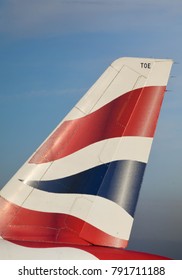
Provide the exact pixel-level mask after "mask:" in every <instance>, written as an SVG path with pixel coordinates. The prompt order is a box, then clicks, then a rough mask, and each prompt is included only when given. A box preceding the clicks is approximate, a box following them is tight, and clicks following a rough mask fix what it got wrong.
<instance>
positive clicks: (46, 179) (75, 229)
mask: <svg viewBox="0 0 182 280" xmlns="http://www.w3.org/2000/svg"><path fill="white" fill-rule="evenodd" d="M171 65H172V61H171V60H160V59H146V58H145V59H143V58H121V59H118V60H116V61H114V62H113V63H112V64H111V66H110V67H109V68H108V69H107V70H106V71H105V72H104V74H103V75H102V76H101V77H100V78H99V80H98V81H97V82H96V83H95V84H94V85H93V87H92V88H91V89H90V90H89V91H88V92H87V93H86V95H85V96H84V97H83V98H82V99H81V100H80V101H79V102H78V104H77V105H76V106H75V107H74V108H73V109H72V110H71V112H70V113H69V114H68V115H67V116H66V117H65V119H64V120H63V121H62V122H61V123H60V124H59V125H58V127H57V128H56V129H55V130H54V131H53V133H52V134H51V135H50V136H49V137H48V138H47V139H46V140H45V142H44V143H43V144H42V145H41V146H40V148H38V150H37V151H36V152H35V153H34V154H33V155H32V156H31V157H30V158H29V159H28V161H27V162H26V163H25V164H24V165H23V167H22V168H20V170H19V171H18V172H17V173H16V174H15V176H14V177H13V178H12V179H11V180H10V181H9V182H8V184H7V185H6V186H5V187H4V188H3V189H2V191H1V193H0V213H1V219H0V235H1V237H2V239H3V240H4V242H6V246H7V244H9V243H8V242H11V243H14V246H17V247H18V248H19V247H21V248H22V247H23V248H24V247H25V249H26V248H27V249H26V250H28V248H29V249H30V247H31V250H32V249H35V248H42V249H43V248H44V249H45V250H48V248H49V249H51V248H52V249H51V250H53V248H55V249H56V248H57V250H58V248H62V249H63V248H64V249H65V248H74V250H76V252H77V251H78V250H81V251H84V252H87V253H88V254H89V255H92V256H94V257H96V258H106V259H107V258H111V259H112V258H113V259H114V258H116V255H117V258H124V257H125V258H127V259H129V258H135V253H133V255H132V257H131V256H130V257H129V255H127V254H129V253H128V252H126V251H125V250H124V252H125V253H121V252H123V250H122V251H121V250H119V249H117V248H125V247H126V246H127V243H128V240H129V236H130V232H131V228H132V224H133V218H134V213H135V208H136V204H137V200H138V196H139V191H140V187H141V183H142V178H143V174H144V171H145V167H146V163H147V161H148V157H149V153H150V149H151V145H152V140H153V137H154V133H155V129H156V124H157V120H158V116H159V112H160V108H161V104H162V101H163V97H164V93H165V90H166V84H167V81H168V78H169V73H170V69H171ZM15 244H16V245H15ZM94 245H97V246H94ZM8 246H9V245H8ZM106 247H107V248H106ZM109 247H111V248H112V249H111V248H110V249H109ZM0 248H1V243H0ZM95 248H96V249H95ZM99 248H102V249H103V251H102V250H101V249H99ZM113 248H115V249H113ZM19 250H20V251H21V249H19ZM109 250H114V251H112V252H113V254H114V255H115V257H114V255H112V254H109V252H110V251H109ZM117 250H119V252H120V254H124V256H123V257H122V256H121V255H120V254H119V255H118V253H117V252H118V251H117ZM39 252H40V251H39ZM44 252H45V251H44ZM126 255H127V256H126ZM103 256H105V257H103ZM142 258H147V257H146V256H145V257H144V255H142ZM151 258H154V257H151ZM155 259H156V257H155Z"/></svg>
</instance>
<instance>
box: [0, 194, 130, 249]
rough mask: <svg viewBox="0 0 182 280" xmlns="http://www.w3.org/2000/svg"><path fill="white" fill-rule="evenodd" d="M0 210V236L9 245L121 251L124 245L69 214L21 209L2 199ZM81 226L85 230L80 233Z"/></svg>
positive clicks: (0, 198) (0, 199)
mask: <svg viewBox="0 0 182 280" xmlns="http://www.w3.org/2000/svg"><path fill="white" fill-rule="evenodd" d="M0 209H1V213H0V214H1V217H2V219H0V236H2V237H3V238H4V239H6V240H11V241H13V242H14V241H15V242H24V244H26V242H32V244H34V245H33V247H34V246H35V247H37V245H36V244H39V243H41V246H40V247H55V246H60V245H61V244H75V245H90V244H95V245H101V246H112V247H120V248H121V247H126V245H127V241H125V240H121V239H119V238H115V237H113V236H111V235H109V234H107V233H105V232H103V231H101V230H99V229H98V228H96V227H94V226H92V225H91V224H88V223H86V222H85V221H83V220H81V219H79V218H76V217H74V216H71V215H67V214H62V213H47V212H40V211H34V210H29V209H25V208H23V207H19V206H16V205H15V204H13V203H10V202H8V201H7V200H5V199H3V198H2V197H0ZM83 226H84V227H86V230H84V232H83V233H82V234H80V232H81V231H82V228H83ZM88 229H89V230H88ZM90 240H91V242H90ZM38 242H39V243H38Z"/></svg>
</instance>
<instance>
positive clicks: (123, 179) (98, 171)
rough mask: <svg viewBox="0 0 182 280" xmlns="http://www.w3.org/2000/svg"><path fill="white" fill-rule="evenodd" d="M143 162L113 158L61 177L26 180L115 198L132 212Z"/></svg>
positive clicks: (47, 187)
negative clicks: (108, 161)
mask: <svg viewBox="0 0 182 280" xmlns="http://www.w3.org/2000/svg"><path fill="white" fill-rule="evenodd" d="M145 166H146V164H145V163H141V162H137V161H130V160H122V161H114V162H111V163H108V164H103V165H100V166H96V167H94V168H91V169H89V170H86V171H83V172H80V173H78V174H75V175H72V176H68V177H65V178H62V179H56V180H50V181H28V182H26V183H27V184H28V185H29V186H31V187H34V188H36V189H39V190H42V191H46V192H52V193H78V194H90V195H98V196H101V197H104V198H107V199H109V200H112V201H114V202H116V203H117V204H118V205H120V206H122V207H123V208H124V209H125V210H126V211H127V212H128V213H129V214H130V215H132V216H133V215H134V211H135V207H136V203H137V200H138V195H139V191H140V187H141V183H142V179H143V174H144V170H145Z"/></svg>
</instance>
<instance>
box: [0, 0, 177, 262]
mask: <svg viewBox="0 0 182 280" xmlns="http://www.w3.org/2000/svg"><path fill="white" fill-rule="evenodd" d="M181 45H182V1H180V0H173V1H171V0H160V1H157V0H120V1H119V0H110V1H109V0H98V1H95V0H93V1H92V0H88V1H87V0H65V1H64V0H62V1H61V0H51V1H49V0H31V1H29V0H16V1H15V0H6V1H5V0H4V1H3V0H0V129H1V138H0V143H1V145H0V154H1V161H0V187H2V186H3V185H4V184H5V183H6V182H7V181H8V180H9V178H10V177H11V176H12V175H13V174H14V173H15V172H16V170H17V169H18V168H19V167H20V166H21V165H22V164H23V162H24V161H25V160H26V159H27V158H28V157H29V156H30V155H31V154H32V153H33V151H34V150H35V149H36V148H37V147H38V146H39V145H40V143H41V142H42V141H43V140H44V138H45V137H47V135H48V134H49V133H50V132H51V131H52V129H53V128H54V127H55V126H56V125H57V124H58V123H59V121H60V120H61V119H62V117H63V116H64V115H65V114H66V113H67V112H68V111H69V110H70V109H71V108H72V106H73V105H74V104H75V102H77V101H78V100H79V98H80V97H81V96H82V95H83V94H84V93H85V92H86V90H87V89H88V88H89V87H90V86H91V85H92V84H93V82H95V80H96V79H97V78H98V77H99V76H100V74H101V73H102V72H103V71H104V70H105V68H106V67H108V65H109V64H110V63H111V62H112V61H113V60H115V59H116V58H118V57H122V56H137V57H138V56H142V57H158V58H172V59H173V60H174V61H175V62H176V63H175V64H174V65H173V69H172V76H174V77H171V79H170V81H169V84H168V90H169V91H168V92H167V94H166V97H165V101H164V104H163V108H162V112H161V116H160V120H159V124H158V129H157V133H156V138H155V140H154V144H153V148H152V153H151V156H150V160H149V164H148V166H147V170H146V173H145V178H144V182H143V186H142V191H141V195H140V200H139V203H138V207H137V211H136V219H135V224H134V228H133V233H132V238H131V243H130V248H134V249H142V250H148V251H149V250H150V251H152V252H154V253H165V254H168V255H169V256H171V257H174V258H177V257H178V258H181V259H182V253H181V252H180V251H182V215H181V214H182V184H181V181H182V180H181V177H182V176H181V167H182V145H181V141H182V125H181V119H182V110H181V106H182V94H181V91H182V68H181V61H182V51H181ZM154 241H156V243H155V242H154ZM161 241H162V242H163V244H164V243H165V244H167V247H168V251H167V252H166V251H165V250H166V246H163V247H165V249H164V248H159V247H160V246H156V245H155V244H158V243H157V242H161ZM146 243H147V245H146ZM137 244H139V245H137ZM175 244H177V245H175ZM147 246H148V247H147ZM179 246H181V247H179ZM138 247H140V248H138ZM158 251H160V252H158Z"/></svg>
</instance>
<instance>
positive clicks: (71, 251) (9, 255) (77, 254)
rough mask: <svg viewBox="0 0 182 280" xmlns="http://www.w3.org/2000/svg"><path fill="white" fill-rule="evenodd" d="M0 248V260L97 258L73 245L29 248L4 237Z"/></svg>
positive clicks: (0, 242)
mask: <svg viewBox="0 0 182 280" xmlns="http://www.w3.org/2000/svg"><path fill="white" fill-rule="evenodd" d="M0 248H1V250H0V260H97V258H96V257H95V256H94V255H92V254H90V253H88V252H86V251H84V250H81V249H77V248H71V247H60V248H27V247H24V246H19V245H16V244H13V243H12V242H9V241H6V240H3V239H2V240H0ZM23 264H24V263H23ZM29 264H30V263H29ZM31 264H32V263H31ZM35 264H36V263H35ZM36 265H37V264H36ZM19 267H21V266H20V265H19ZM27 278H28V277H27ZM50 278H52V277H50ZM16 279H17V278H16Z"/></svg>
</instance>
